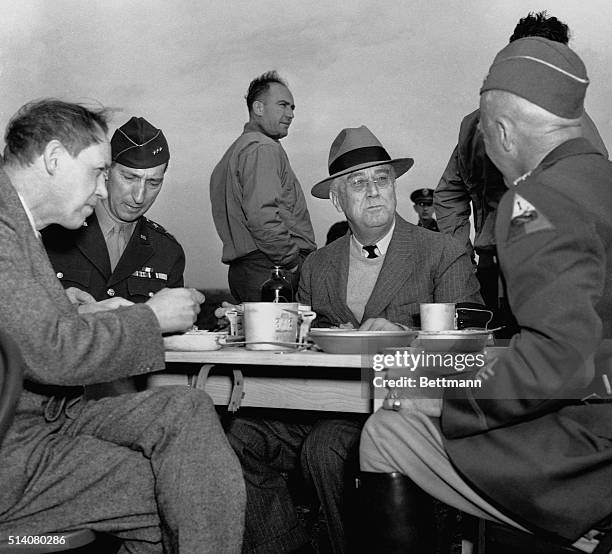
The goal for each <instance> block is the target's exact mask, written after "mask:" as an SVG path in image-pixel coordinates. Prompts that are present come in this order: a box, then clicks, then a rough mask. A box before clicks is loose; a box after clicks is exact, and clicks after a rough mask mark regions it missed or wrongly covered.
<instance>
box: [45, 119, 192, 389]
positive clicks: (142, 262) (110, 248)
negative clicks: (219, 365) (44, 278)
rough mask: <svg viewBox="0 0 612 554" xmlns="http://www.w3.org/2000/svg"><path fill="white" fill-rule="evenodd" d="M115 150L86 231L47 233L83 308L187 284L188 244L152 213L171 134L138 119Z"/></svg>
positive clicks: (121, 133) (124, 129) (118, 135)
mask: <svg viewBox="0 0 612 554" xmlns="http://www.w3.org/2000/svg"><path fill="white" fill-rule="evenodd" d="M111 149H112V165H111V168H110V170H109V175H108V183H107V186H108V198H107V199H105V200H102V201H100V202H98V203H97V205H96V207H95V211H94V213H93V214H92V215H91V216H90V217H89V218H88V219H87V221H86V223H85V225H84V226H83V227H81V228H80V229H78V230H76V231H74V230H69V229H65V228H64V227H60V226H57V225H53V226H50V227H47V228H46V229H45V230H44V231H43V233H42V235H43V242H44V245H45V248H46V249H47V253H48V255H49V258H50V260H51V263H52V265H53V268H54V269H55V271H56V273H57V277H58V279H60V280H61V282H62V285H63V286H64V288H66V289H67V293H68V296H69V297H70V298H71V300H72V301H73V302H74V303H77V304H80V308H79V309H80V310H81V311H92V310H96V309H100V308H102V307H107V306H108V304H109V303H110V304H111V306H116V305H120V304H127V303H131V302H135V303H138V302H146V301H147V300H148V299H149V298H150V297H151V296H153V295H154V294H155V293H156V292H157V291H159V290H161V289H163V288H165V287H182V286H183V270H184V268H185V253H184V251H183V248H182V247H181V245H180V244H179V243H178V242H177V241H176V239H175V238H174V237H173V236H172V235H171V234H170V233H168V232H167V231H166V230H165V229H164V228H163V227H162V226H161V225H158V224H157V223H155V222H153V221H151V220H149V219H147V218H146V217H145V216H144V214H145V213H146V212H147V211H148V210H149V208H150V207H151V206H152V205H153V202H155V199H156V198H157V195H158V194H159V192H160V191H161V188H162V184H163V181H164V175H165V172H166V169H167V167H168V161H169V159H170V152H169V149H168V143H167V141H166V138H165V136H164V134H163V132H162V131H161V129H156V128H155V127H154V126H153V125H151V124H150V123H149V122H148V121H147V120H146V119H144V118H142V117H132V118H131V119H130V120H129V121H128V122H127V123H125V124H124V125H123V126H121V127H119V128H118V129H117V130H116V131H115V133H114V134H113V137H112V139H111ZM120 298H122V299H125V300H119V299H120ZM111 299H113V300H111ZM128 301H129V302H128ZM105 304H106V306H105ZM121 390H123V387H121Z"/></svg>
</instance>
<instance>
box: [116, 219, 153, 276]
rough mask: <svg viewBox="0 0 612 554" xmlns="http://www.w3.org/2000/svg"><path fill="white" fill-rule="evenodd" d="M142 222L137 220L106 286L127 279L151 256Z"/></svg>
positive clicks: (149, 244) (150, 248)
mask: <svg viewBox="0 0 612 554" xmlns="http://www.w3.org/2000/svg"><path fill="white" fill-rule="evenodd" d="M144 222H145V220H144V218H140V219H139V220H138V224H137V225H136V227H135V229H134V232H133V233H132V236H131V237H130V241H129V242H128V244H127V246H126V247H125V250H124V251H123V254H122V255H121V258H120V259H119V262H118V263H117V267H116V268H115V271H114V272H113V274H112V275H111V278H110V280H109V282H108V286H111V287H112V286H113V285H114V284H115V283H118V282H119V281H123V280H125V279H127V278H128V277H129V276H130V275H131V274H132V273H134V271H137V270H139V269H140V268H141V267H142V266H143V265H144V264H145V263H146V262H147V260H148V259H149V258H151V256H153V254H154V249H153V247H152V246H151V243H150V242H149V237H148V234H147V230H146V228H145V226H144Z"/></svg>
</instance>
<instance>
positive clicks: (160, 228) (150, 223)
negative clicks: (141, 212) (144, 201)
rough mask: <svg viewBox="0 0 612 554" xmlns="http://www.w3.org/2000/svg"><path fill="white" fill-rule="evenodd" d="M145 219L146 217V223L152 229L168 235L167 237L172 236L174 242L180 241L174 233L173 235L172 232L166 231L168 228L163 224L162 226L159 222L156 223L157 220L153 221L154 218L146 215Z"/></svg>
mask: <svg viewBox="0 0 612 554" xmlns="http://www.w3.org/2000/svg"><path fill="white" fill-rule="evenodd" d="M144 219H145V223H146V224H147V225H148V226H149V227H151V228H152V229H155V230H156V231H157V232H159V233H161V234H162V235H166V236H167V237H169V238H171V239H172V240H173V241H174V242H178V241H177V240H176V239H175V238H174V235H172V234H171V233H169V232H168V231H166V229H165V228H164V227H163V226H161V225H160V224H159V223H156V222H155V221H153V220H152V219H149V218H147V217H145V218H144Z"/></svg>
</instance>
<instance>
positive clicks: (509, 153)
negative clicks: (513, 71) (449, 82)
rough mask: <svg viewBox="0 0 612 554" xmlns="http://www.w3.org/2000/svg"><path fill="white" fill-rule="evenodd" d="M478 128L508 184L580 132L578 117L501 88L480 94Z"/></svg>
mask: <svg viewBox="0 0 612 554" xmlns="http://www.w3.org/2000/svg"><path fill="white" fill-rule="evenodd" d="M480 129H481V131H482V133H483V137H484V141H485V147H486V150H487V154H488V156H489V158H491V160H492V161H493V163H494V164H495V165H496V166H497V168H498V169H499V170H500V171H501V172H502V174H503V175H504V179H505V181H506V183H507V184H511V183H512V182H513V181H514V180H515V179H517V178H518V177H520V176H521V175H523V174H525V173H526V172H528V171H531V170H532V169H534V168H535V167H537V165H538V164H539V163H540V162H541V161H542V159H543V158H544V157H545V156H546V155H547V154H548V153H549V152H550V151H551V150H553V149H554V148H556V147H557V146H558V145H560V144H562V143H563V142H565V141H567V140H569V139H572V138H576V137H579V136H581V134H582V130H581V118H574V119H566V118H563V117H560V116H558V115H556V114H554V113H551V112H549V111H547V110H545V109H544V108H542V107H540V106H538V105H536V104H534V103H532V102H530V101H529V100H526V99H524V98H521V97H520V96H517V95H516V94H513V93H511V92H507V91H503V90H489V91H486V92H483V93H482V95H481V97H480Z"/></svg>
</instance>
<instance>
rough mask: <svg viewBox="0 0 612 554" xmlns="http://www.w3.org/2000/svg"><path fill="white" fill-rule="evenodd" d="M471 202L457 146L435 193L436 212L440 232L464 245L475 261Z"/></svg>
mask: <svg viewBox="0 0 612 554" xmlns="http://www.w3.org/2000/svg"><path fill="white" fill-rule="evenodd" d="M470 202H471V199H470V195H469V193H468V190H467V187H466V186H465V183H464V181H463V179H462V178H461V175H460V174H459V146H455V149H454V150H453V153H452V155H451V157H450V160H448V164H447V166H446V169H445V170H444V173H443V174H442V177H441V178H440V181H439V182H438V186H437V187H436V190H435V191H434V211H435V212H436V218H437V221H438V227H439V229H440V231H441V232H442V233H446V234H447V235H451V236H452V237H454V238H456V239H457V240H458V241H459V242H461V244H464V245H465V249H466V251H467V252H468V255H469V256H470V257H471V258H472V259H473V258H474V250H473V248H472V243H471V242H470V214H471V213H472V210H471V204H470Z"/></svg>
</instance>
